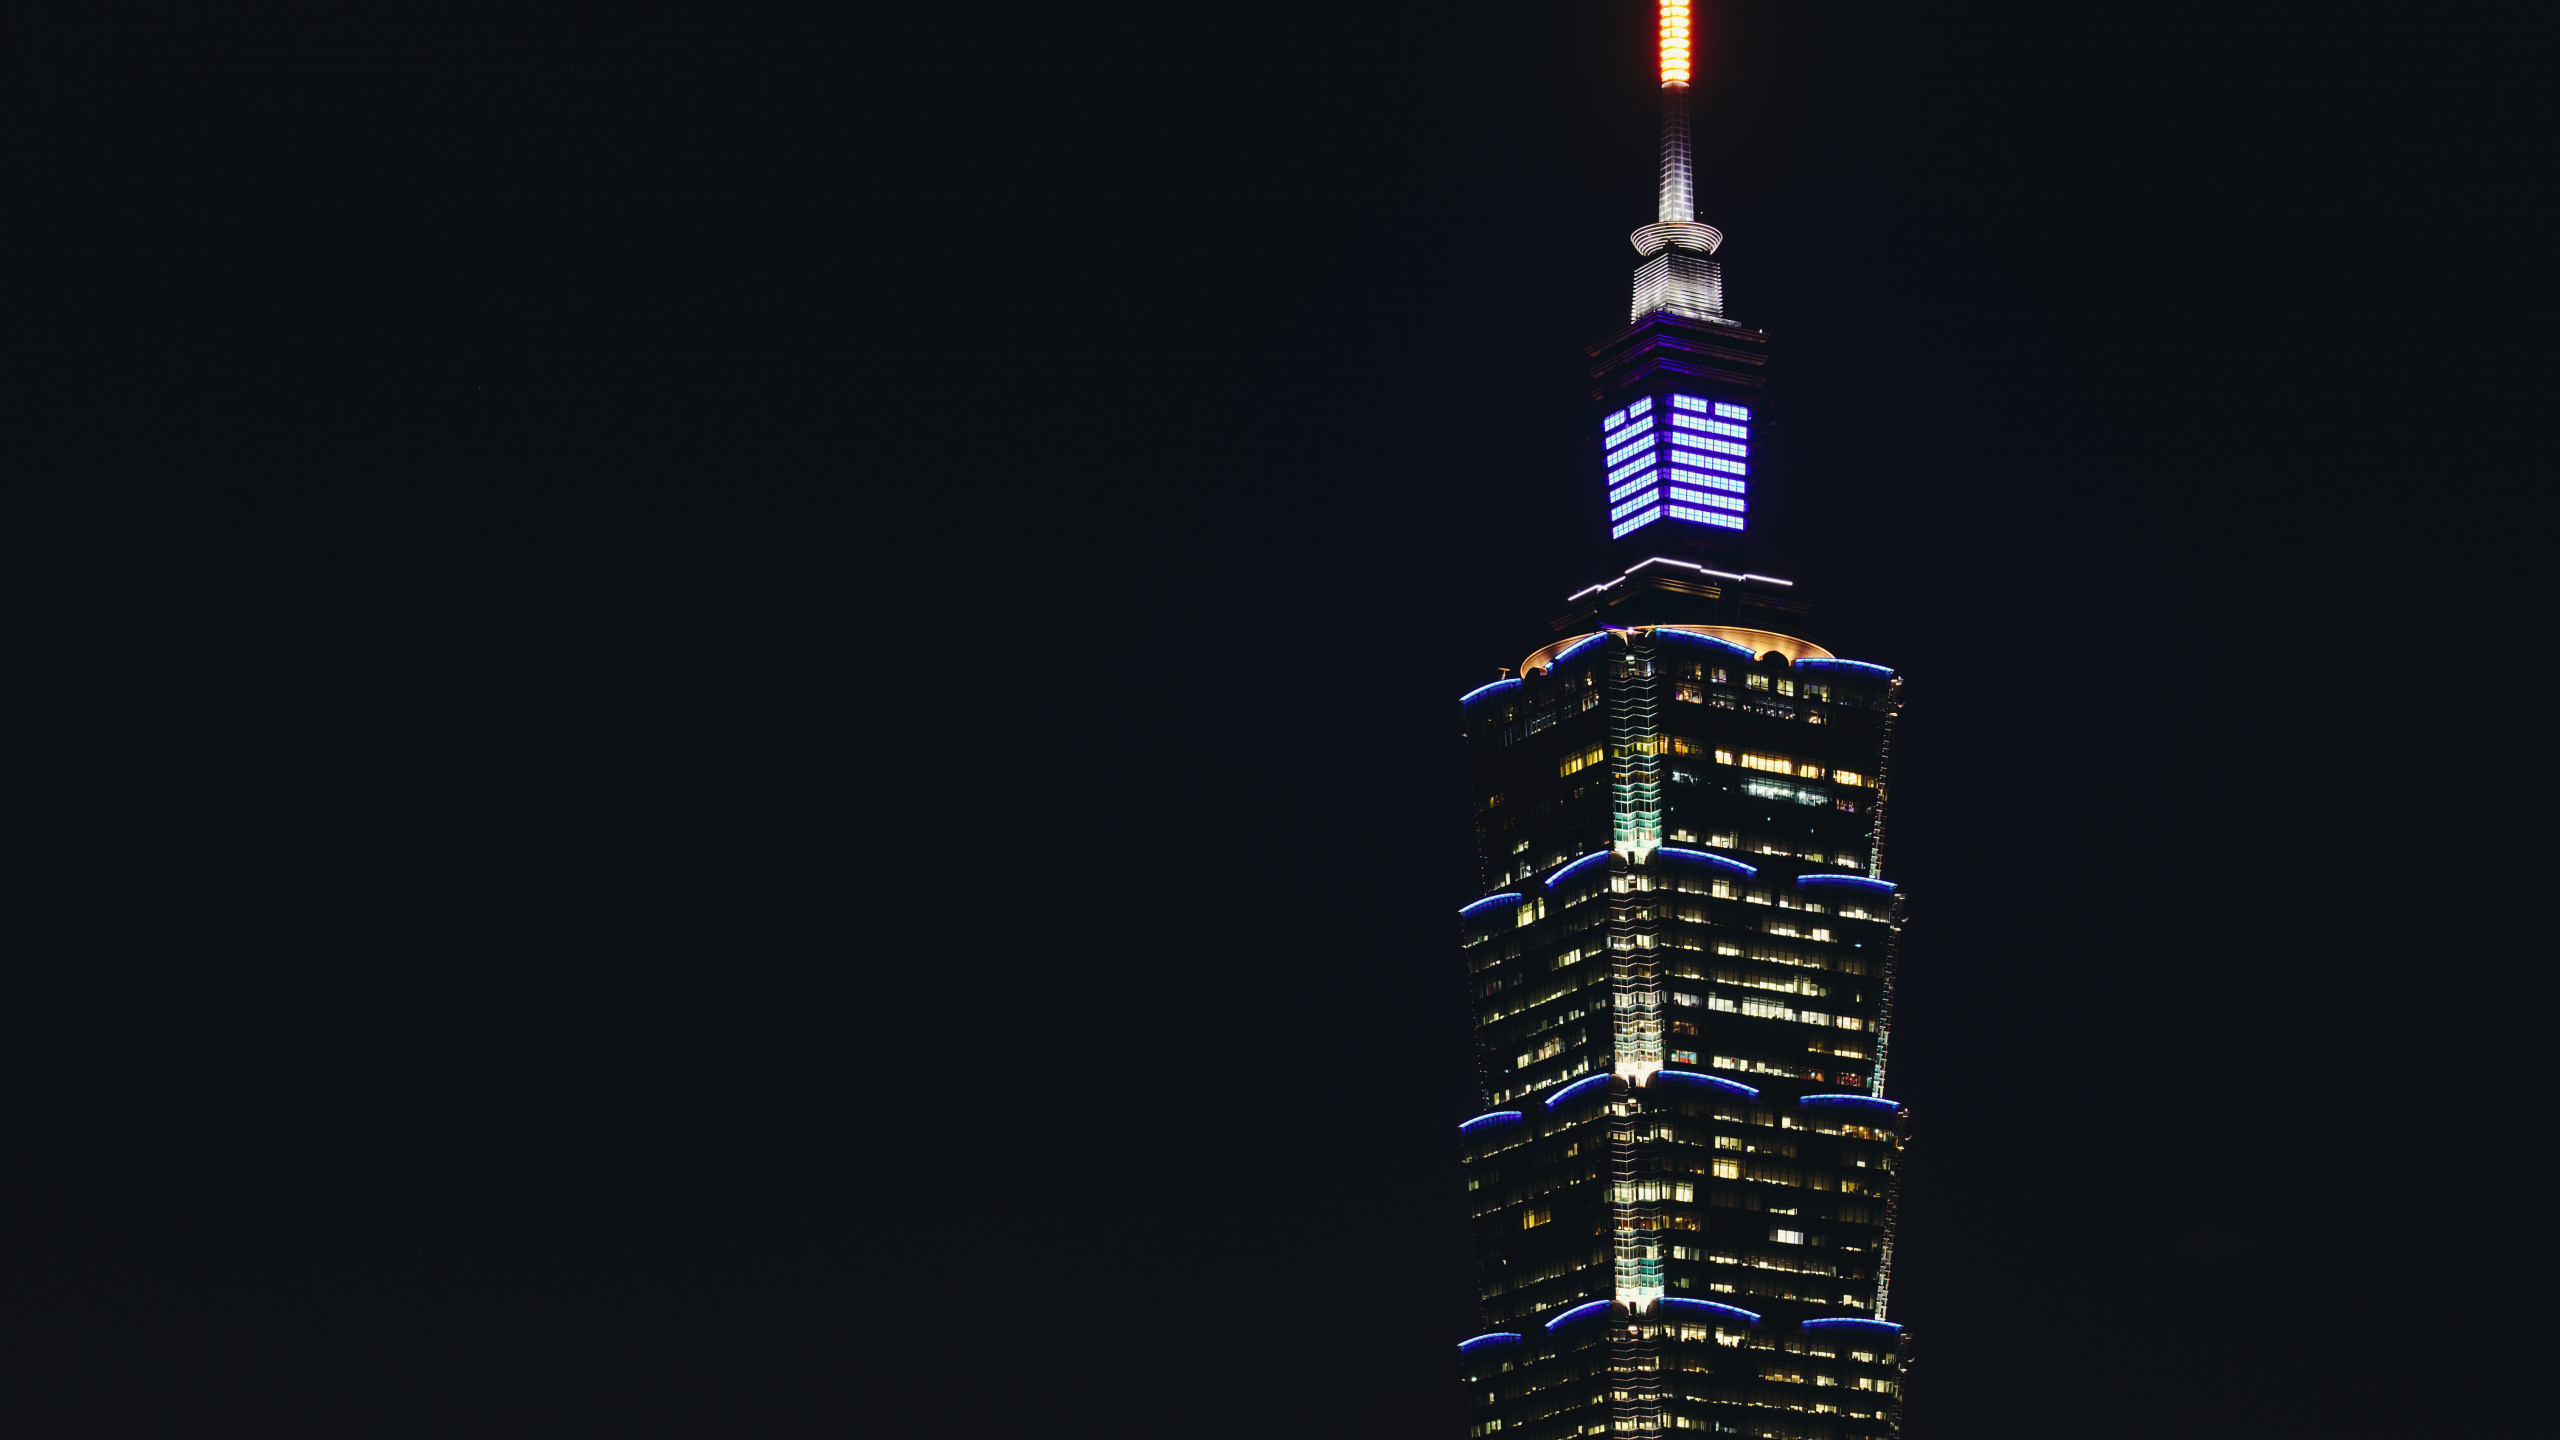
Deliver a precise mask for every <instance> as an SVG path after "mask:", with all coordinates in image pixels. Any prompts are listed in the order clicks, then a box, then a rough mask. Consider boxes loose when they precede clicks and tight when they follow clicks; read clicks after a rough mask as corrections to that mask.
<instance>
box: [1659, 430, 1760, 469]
mask: <svg viewBox="0 0 2560 1440" xmlns="http://www.w3.org/2000/svg"><path fill="white" fill-rule="evenodd" d="M1665 438H1666V439H1668V440H1669V441H1670V442H1671V443H1672V444H1674V445H1677V446H1679V447H1680V448H1681V449H1684V450H1711V451H1714V452H1715V453H1716V454H1718V455H1732V456H1736V457H1747V456H1748V455H1750V453H1751V447H1750V446H1748V445H1745V444H1743V443H1741V442H1740V441H1737V440H1719V439H1716V438H1715V437H1714V436H1712V435H1671V436H1666V437H1665ZM1719 468H1721V467H1719Z"/></svg>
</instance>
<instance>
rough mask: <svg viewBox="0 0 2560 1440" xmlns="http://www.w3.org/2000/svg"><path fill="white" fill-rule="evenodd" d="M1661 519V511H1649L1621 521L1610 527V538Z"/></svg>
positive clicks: (1736, 526) (1736, 525) (1737, 526)
mask: <svg viewBox="0 0 2560 1440" xmlns="http://www.w3.org/2000/svg"><path fill="white" fill-rule="evenodd" d="M1699 513H1701V514H1704V513H1705V512H1704V511H1701V512H1699ZM1661 518H1662V512H1661V511H1659V510H1647V511H1646V512H1644V513H1643V514H1641V515H1639V516H1637V517H1635V518H1634V519H1632V520H1621V521H1619V522H1618V523H1617V524H1615V525H1612V526H1610V527H1609V538H1610V539H1612V540H1615V539H1617V538H1618V537H1619V536H1621V535H1624V534H1626V533H1628V532H1629V531H1632V530H1641V529H1643V528H1644V527H1645V526H1647V525H1650V524H1652V523H1653V522H1654V521H1656V520H1659V519H1661ZM1733 528H1734V529H1736V530H1739V529H1741V528H1742V522H1741V521H1739V520H1736V521H1734V522H1733Z"/></svg>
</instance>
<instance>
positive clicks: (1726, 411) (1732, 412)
mask: <svg viewBox="0 0 2560 1440" xmlns="http://www.w3.org/2000/svg"><path fill="white" fill-rule="evenodd" d="M1716 414H1717V415H1718V416H1720V417H1722V418H1723V419H1726V420H1748V419H1750V418H1751V411H1750V409H1749V407H1747V406H1742V405H1726V404H1722V403H1719V404H1718V405H1717V406H1716Z"/></svg>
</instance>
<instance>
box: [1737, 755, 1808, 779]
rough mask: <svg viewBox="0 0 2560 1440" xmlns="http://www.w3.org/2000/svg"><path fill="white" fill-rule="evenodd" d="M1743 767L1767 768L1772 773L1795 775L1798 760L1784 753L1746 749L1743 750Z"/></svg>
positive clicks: (1751, 768) (1752, 768) (1748, 768)
mask: <svg viewBox="0 0 2560 1440" xmlns="http://www.w3.org/2000/svg"><path fill="white" fill-rule="evenodd" d="M1742 768H1743V769H1745V770H1766V771H1768V772H1769V773H1770V774H1772V775H1793V774H1794V773H1796V762H1794V761H1793V760H1790V759H1788V758H1787V757H1786V756H1784V755H1763V754H1760V753H1759V752H1758V751H1754V750H1745V751H1743V752H1742Z"/></svg>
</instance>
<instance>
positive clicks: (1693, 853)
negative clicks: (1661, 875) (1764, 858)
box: [1654, 845, 1854, 880]
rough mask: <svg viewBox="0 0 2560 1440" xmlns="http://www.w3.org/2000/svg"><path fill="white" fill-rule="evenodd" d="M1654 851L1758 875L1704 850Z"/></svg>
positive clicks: (1662, 847) (1676, 848)
mask: <svg viewBox="0 0 2560 1440" xmlns="http://www.w3.org/2000/svg"><path fill="white" fill-rule="evenodd" d="M1654 849H1655V850H1656V851H1657V852H1659V853H1661V854H1664V855H1669V856H1671V857H1672V858H1674V859H1678V860H1704V861H1706V862H1707V863H1708V864H1710V865H1716V866H1721V867H1723V868H1724V869H1727V870H1731V871H1733V872H1734V873H1735V874H1737V875H1757V874H1759V873H1760V872H1759V871H1758V870H1757V869H1755V868H1753V867H1752V866H1749V865H1745V864H1743V863H1742V862H1741V861H1739V860H1731V859H1727V858H1726V857H1724V856H1722V855H1710V854H1708V853H1707V852H1706V851H1704V850H1683V849H1681V848H1680V847H1679V846H1677V845H1657V846H1655V847H1654ZM1840 878H1841V879H1844V880H1846V879H1851V878H1854V877H1851V876H1846V875H1844V876H1841V877H1840Z"/></svg>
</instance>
